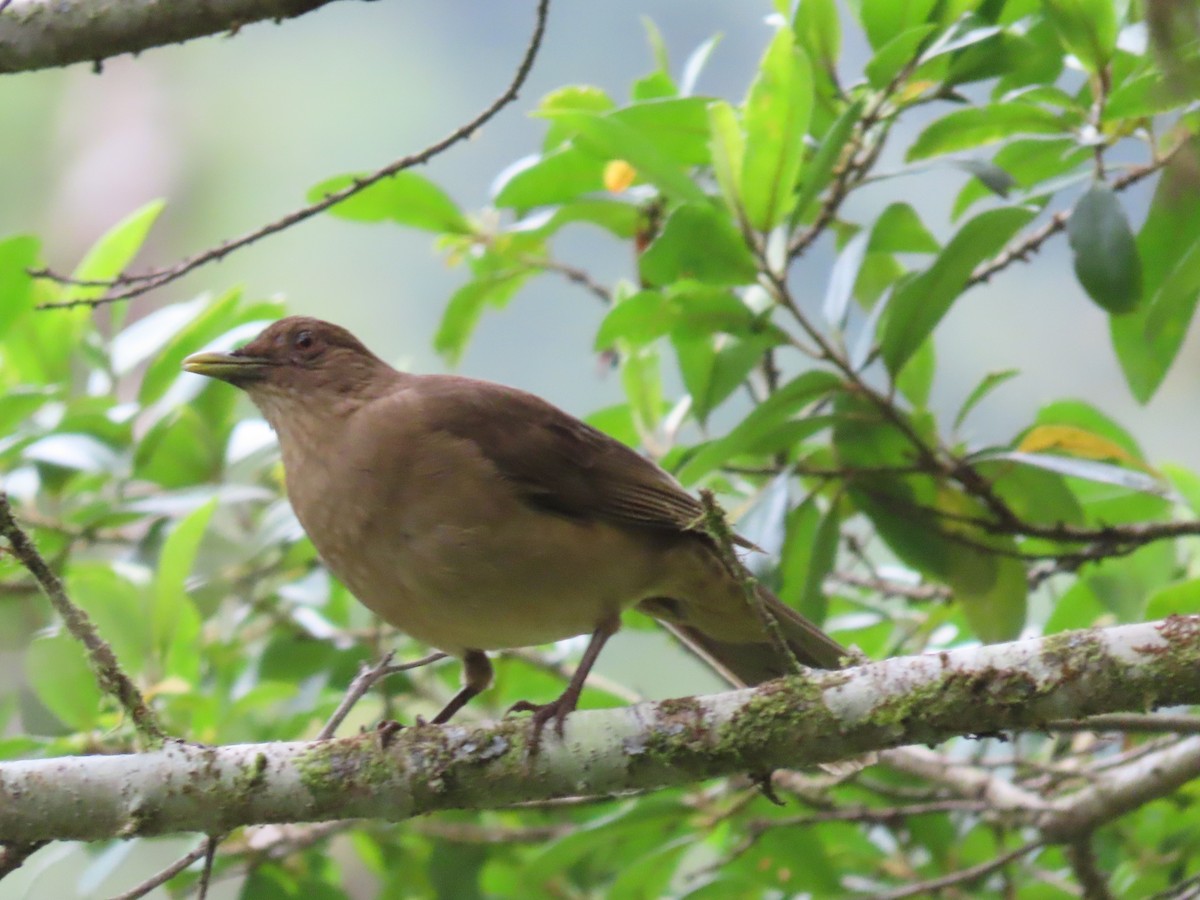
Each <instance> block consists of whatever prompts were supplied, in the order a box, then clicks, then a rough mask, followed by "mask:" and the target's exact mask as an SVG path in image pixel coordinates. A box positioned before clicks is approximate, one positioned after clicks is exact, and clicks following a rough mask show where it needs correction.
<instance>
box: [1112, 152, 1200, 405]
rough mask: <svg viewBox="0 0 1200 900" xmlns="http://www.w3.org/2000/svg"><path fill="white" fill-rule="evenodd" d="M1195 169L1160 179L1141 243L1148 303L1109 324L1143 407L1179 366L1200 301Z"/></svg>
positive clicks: (1175, 168)
mask: <svg viewBox="0 0 1200 900" xmlns="http://www.w3.org/2000/svg"><path fill="white" fill-rule="evenodd" d="M1192 177H1193V176H1192V175H1191V174H1190V167H1188V166H1172V167H1170V168H1168V169H1167V171H1166V172H1165V173H1164V174H1163V177H1162V178H1161V179H1160V181H1159V184H1158V187H1157V188H1156V189H1155V192H1154V201H1153V202H1152V203H1151V205H1150V212H1149V214H1148V215H1147V216H1146V222H1145V224H1144V225H1143V226H1142V229H1141V231H1140V232H1139V233H1138V237H1137V249H1138V257H1139V259H1140V260H1141V264H1142V279H1143V285H1144V288H1143V289H1144V291H1145V293H1146V301H1145V302H1144V303H1143V304H1142V305H1141V306H1140V307H1138V309H1136V310H1135V311H1134V312H1132V313H1129V314H1127V315H1123V316H1112V317H1110V318H1109V328H1110V329H1111V332H1112V342H1113V348H1114V349H1115V350H1116V352H1117V359H1118V360H1119V361H1120V363H1121V369H1122V371H1123V372H1124V373H1125V380H1126V382H1127V383H1128V384H1129V389H1130V390H1131V391H1132V392H1133V395H1134V397H1136V398H1137V400H1138V402H1140V403H1146V402H1148V401H1149V400H1150V398H1151V397H1153V396H1154V393H1155V391H1157V390H1158V387H1159V385H1160V384H1162V380H1163V378H1165V377H1166V374H1167V372H1168V371H1169V370H1170V367H1171V364H1172V363H1173V362H1174V361H1175V358H1176V356H1177V355H1178V353H1179V349H1180V347H1181V346H1182V345H1183V339H1184V336H1185V335H1186V334H1187V330H1188V326H1189V325H1190V323H1191V321H1192V317H1193V315H1194V314H1195V311H1196V301H1197V299H1198V298H1200V204H1196V203H1191V202H1188V199H1187V198H1188V196H1189V193H1188V191H1189V189H1190V188H1189V187H1188V186H1189V185H1190V184H1191V180H1190V179H1191V178H1192Z"/></svg>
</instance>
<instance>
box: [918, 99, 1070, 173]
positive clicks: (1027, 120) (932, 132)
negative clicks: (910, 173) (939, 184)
mask: <svg viewBox="0 0 1200 900" xmlns="http://www.w3.org/2000/svg"><path fill="white" fill-rule="evenodd" d="M1067 128H1068V125H1067V123H1065V122H1064V121H1063V118H1062V116H1061V115H1060V114H1059V113H1056V112H1054V111H1052V110H1048V109H1044V108H1043V107H1040V106H1032V105H1030V104H1028V103H1019V102H1016V101H1010V102H1008V103H993V104H991V105H990V106H972V107H968V108H967V109H960V110H957V111H955V112H952V113H949V114H947V115H945V116H942V117H941V118H940V119H937V120H935V121H934V122H932V123H930V124H929V125H928V126H927V127H926V128H925V130H924V131H922V132H921V133H920V135H918V136H917V139H916V140H915V141H913V143H912V146H911V147H909V148H908V153H906V154H905V159H907V160H908V161H909V162H913V161H916V160H919V159H928V158H929V157H931V156H938V155H939V154H942V153H953V152H956V151H959V150H968V149H970V148H972V147H979V146H982V145H984V144H991V143H995V142H996V141H1002V140H1005V139H1007V138H1011V137H1013V136H1015V135H1018V134H1061V133H1063V132H1065V131H1067Z"/></svg>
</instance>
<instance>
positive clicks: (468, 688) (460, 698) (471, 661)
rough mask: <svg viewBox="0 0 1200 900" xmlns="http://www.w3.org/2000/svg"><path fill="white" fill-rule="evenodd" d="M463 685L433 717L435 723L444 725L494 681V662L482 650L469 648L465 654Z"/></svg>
mask: <svg viewBox="0 0 1200 900" xmlns="http://www.w3.org/2000/svg"><path fill="white" fill-rule="evenodd" d="M462 680H463V686H462V689H461V690H459V692H458V693H457V694H455V695H454V696H453V697H452V698H451V699H450V702H449V703H447V704H446V706H445V708H444V709H443V710H442V711H441V712H440V713H438V714H437V715H436V716H434V717H433V724H434V725H443V724H445V723H446V722H449V721H450V718H451V716H453V715H454V714H455V713H456V712H458V711H459V710H460V709H462V708H463V707H464V706H466V705H467V703H469V702H470V701H471V700H472V699H473V698H474V697H476V696H478V695H479V694H481V693H483V692H484V691H486V690H487V689H488V686H489V685H490V684H491V683H492V663H491V661H490V660H489V659H488V658H487V654H486V653H484V652H483V651H482V650H468V651H467V652H466V653H464V654H463V679H462Z"/></svg>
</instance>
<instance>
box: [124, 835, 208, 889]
mask: <svg viewBox="0 0 1200 900" xmlns="http://www.w3.org/2000/svg"><path fill="white" fill-rule="evenodd" d="M207 852H208V838H205V839H204V840H203V841H201V843H200V846H199V847H197V848H196V849H195V850H192V851H191V852H190V853H187V854H186V855H184V856H181V857H179V859H177V860H175V862H173V863H171V864H170V865H169V866H167V867H166V868H165V869H162V870H160V871H158V872H155V873H154V874H153V875H151V876H150V877H149V878H147V879H146V880H145V881H143V882H142V883H141V884H139V885H137V886H135V887H132V888H130V889H129V890H127V891H126V892H125V893H123V894H117V895H116V896H115V897H112V898H111V900H138V898H140V897H145V896H146V895H147V894H148V893H150V892H151V891H152V890H154V889H155V888H156V887H159V886H160V885H163V884H166V883H167V882H168V881H170V880H171V879H172V878H174V877H175V876H176V875H178V874H179V873H180V872H182V871H183V870H184V869H186V868H187V867H188V866H190V865H191V864H192V863H194V862H195V861H196V860H198V859H201V858H203V857H204V855H205V853H207Z"/></svg>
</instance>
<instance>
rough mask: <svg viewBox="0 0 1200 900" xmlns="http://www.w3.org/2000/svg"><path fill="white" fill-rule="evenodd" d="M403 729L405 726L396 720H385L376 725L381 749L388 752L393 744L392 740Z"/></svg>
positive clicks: (376, 734) (376, 733)
mask: <svg viewBox="0 0 1200 900" xmlns="http://www.w3.org/2000/svg"><path fill="white" fill-rule="evenodd" d="M403 727H404V726H403V725H401V724H400V723H399V722H397V721H396V720H395V719H384V720H383V721H382V722H380V723H379V724H378V725H376V726H375V736H376V737H377V738H379V749H380V750H386V749H387V748H388V744H390V743H391V742H392V738H394V737H395V736H396V735H397V734H398V733H399V732H400V730H401V729H402V728H403Z"/></svg>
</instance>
